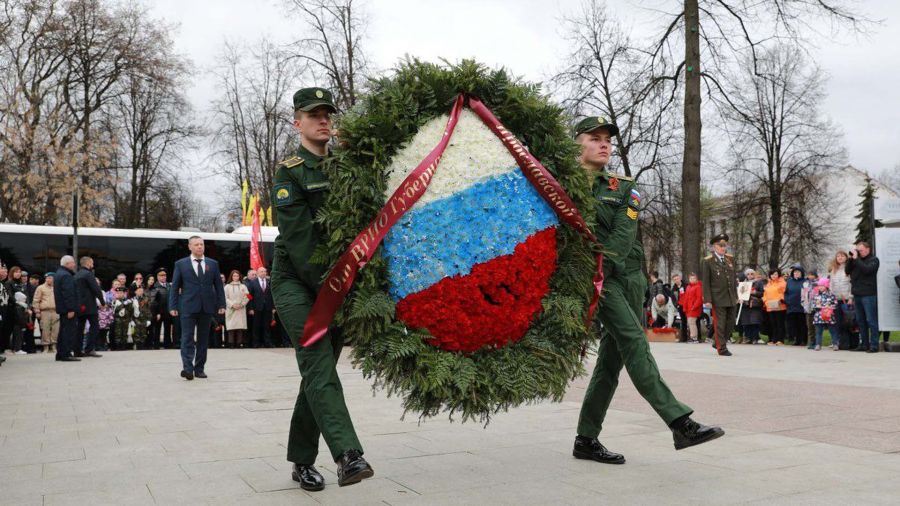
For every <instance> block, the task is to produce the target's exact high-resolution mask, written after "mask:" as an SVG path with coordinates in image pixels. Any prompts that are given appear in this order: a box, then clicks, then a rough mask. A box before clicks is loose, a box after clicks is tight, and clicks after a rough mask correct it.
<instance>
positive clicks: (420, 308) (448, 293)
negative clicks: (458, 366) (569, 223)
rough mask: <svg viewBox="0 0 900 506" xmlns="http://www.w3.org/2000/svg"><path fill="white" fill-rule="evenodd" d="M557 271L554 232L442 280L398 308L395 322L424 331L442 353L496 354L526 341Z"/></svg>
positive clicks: (546, 231) (543, 234) (406, 299)
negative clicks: (489, 349) (494, 351)
mask: <svg viewBox="0 0 900 506" xmlns="http://www.w3.org/2000/svg"><path fill="white" fill-rule="evenodd" d="M555 270H556V228H555V227H551V228H548V229H546V230H543V231H541V232H538V233H536V234H534V235H532V236H531V237H529V238H528V239H526V240H525V242H523V243H521V244H519V245H517V246H516V249H515V251H514V252H513V254H512V255H503V256H499V257H497V258H494V259H492V260H490V261H488V262H485V263H482V264H478V265H476V266H475V267H474V268H472V272H471V273H469V274H468V275H465V276H454V277H451V278H444V279H442V280H440V281H439V282H437V283H436V284H434V285H432V286H430V287H428V288H426V289H425V290H422V291H421V292H417V293H414V294H411V295H409V296H407V297H406V298H404V299H402V300H401V301H400V302H398V303H397V318H398V319H399V320H400V321H402V322H404V323H405V324H406V325H408V326H409V327H411V328H425V329H428V331H429V332H430V333H431V335H432V336H434V339H430V340H429V343H430V344H432V345H434V346H437V347H438V348H441V349H443V350H447V351H462V352H473V351H476V350H479V349H481V348H483V347H493V348H501V347H503V346H506V345H507V344H510V343H514V342H516V341H518V340H519V339H521V338H522V336H523V335H525V331H526V330H528V327H529V326H531V320H532V319H533V318H534V317H535V316H536V315H537V314H539V313H540V311H541V309H542V307H541V299H543V298H544V295H546V294H547V292H548V291H550V276H551V275H552V274H553V271H555Z"/></svg>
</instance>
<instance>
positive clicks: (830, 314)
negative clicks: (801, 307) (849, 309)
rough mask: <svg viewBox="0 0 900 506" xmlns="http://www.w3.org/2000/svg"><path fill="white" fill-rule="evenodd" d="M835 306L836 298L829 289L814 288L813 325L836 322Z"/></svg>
mask: <svg viewBox="0 0 900 506" xmlns="http://www.w3.org/2000/svg"><path fill="white" fill-rule="evenodd" d="M835 308H837V299H836V298H835V297H834V294H833V293H831V290H827V289H826V290H822V291H818V290H816V296H815V297H813V304H812V309H813V325H832V324H835V323H837V315H836V314H835V313H834V311H835Z"/></svg>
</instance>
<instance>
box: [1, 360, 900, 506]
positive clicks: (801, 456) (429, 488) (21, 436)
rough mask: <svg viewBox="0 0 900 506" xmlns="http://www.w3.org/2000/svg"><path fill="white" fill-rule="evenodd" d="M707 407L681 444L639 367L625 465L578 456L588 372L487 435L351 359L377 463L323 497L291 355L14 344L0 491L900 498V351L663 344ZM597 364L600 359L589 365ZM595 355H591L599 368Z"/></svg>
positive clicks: (349, 372)
mask: <svg viewBox="0 0 900 506" xmlns="http://www.w3.org/2000/svg"><path fill="white" fill-rule="evenodd" d="M653 350H654V354H655V356H656V358H657V361H658V362H659V364H660V367H661V368H662V369H663V376H664V377H665V378H666V380H667V381H668V382H669V384H670V385H671V386H672V388H673V390H674V391H675V392H676V394H677V395H678V396H679V398H680V399H681V400H682V401H684V402H686V403H688V404H689V405H691V406H692V407H694V409H695V410H696V412H697V416H696V418H697V419H698V420H700V421H703V422H706V423H719V424H722V425H723V427H724V428H725V429H726V431H727V435H726V436H725V437H724V438H722V439H719V440H717V441H715V442H712V443H710V444H707V445H702V446H699V447H696V448H692V449H688V450H684V451H679V452H676V451H674V449H673V448H672V439H671V435H670V433H669V431H668V430H667V429H666V427H665V426H664V425H663V423H662V422H661V421H660V420H659V419H658V418H657V417H656V415H655V414H654V413H653V412H652V410H650V409H649V407H648V406H647V404H646V403H644V401H643V400H642V399H641V398H640V397H639V396H638V395H637V393H636V392H635V390H634V388H633V387H632V385H631V383H630V381H628V379H627V376H626V375H625V374H624V373H623V377H622V384H621V385H620V391H619V393H618V395H617V396H616V398H615V400H614V402H613V405H612V409H611V411H610V414H609V417H608V421H607V424H606V427H607V428H606V429H605V430H604V433H603V434H602V441H603V442H604V443H605V444H606V445H607V446H609V447H610V448H611V449H613V450H615V451H619V452H622V453H624V454H625V455H626V456H627V458H628V463H627V464H626V465H624V466H604V465H600V464H595V463H592V462H584V461H579V460H575V459H573V458H572V457H571V454H570V451H571V444H572V440H573V437H574V430H575V425H576V422H577V418H578V409H579V403H580V400H581V397H582V396H583V393H584V387H585V384H586V378H581V379H579V380H578V381H576V382H574V383H573V385H572V387H571V388H570V390H569V393H568V395H567V398H566V399H565V401H564V402H562V403H559V404H552V403H543V404H540V405H535V406H527V407H522V408H519V409H516V410H513V411H511V412H509V413H504V414H501V415H498V416H497V417H496V418H495V419H494V420H493V421H492V422H491V423H490V424H489V425H488V426H487V427H486V428H483V427H482V426H480V425H477V424H471V423H467V424H460V423H451V422H449V421H448V420H447V419H446V418H439V419H432V420H428V421H425V422H423V423H421V424H420V423H418V420H416V419H415V418H411V417H407V419H406V420H400V415H401V408H400V403H399V401H398V400H397V399H388V398H386V397H385V396H384V395H383V394H382V393H376V394H375V395H373V393H372V391H371V388H370V385H369V383H368V382H367V381H365V380H364V379H363V378H362V376H361V374H360V373H359V372H358V371H355V370H353V369H352V368H351V367H350V366H349V364H348V363H347V361H346V359H344V360H342V362H341V364H340V372H341V378H342V381H343V382H344V388H345V392H346V395H347V398H348V402H349V405H350V409H351V412H352V414H353V416H354V420H355V423H356V425H357V429H358V431H359V433H360V438H361V440H362V441H363V444H364V445H365V446H366V456H367V457H368V459H369V461H370V462H371V463H372V465H373V467H374V468H375V473H376V476H375V478H373V479H371V480H367V481H365V482H363V483H362V484H359V485H355V486H352V487H345V488H339V487H337V486H336V476H335V474H334V470H335V466H334V464H333V463H332V462H329V460H330V459H329V458H328V455H327V450H325V446H324V443H323V445H322V449H323V453H322V454H321V455H320V459H319V463H318V466H319V468H320V470H322V471H323V474H325V476H326V481H327V482H328V485H329V486H328V487H327V488H326V489H325V491H323V492H319V493H306V492H303V491H302V490H300V489H299V488H298V487H297V486H296V484H295V483H294V482H292V481H291V479H290V464H289V463H287V462H286V461H285V459H284V456H285V447H284V446H285V442H286V440H287V432H286V431H287V427H288V421H289V419H290V416H291V409H292V407H293V403H294V398H295V394H296V390H297V387H298V384H299V376H298V374H297V372H296V367H295V365H294V362H293V357H292V355H291V353H290V351H287V350H213V351H211V352H210V361H209V364H208V366H207V373H208V374H209V375H210V377H209V379H208V380H194V381H193V382H186V381H184V380H182V379H181V378H179V377H178V372H179V358H178V352H177V351H174V350H164V351H141V352H114V353H106V354H105V355H106V356H104V357H103V358H101V359H95V360H85V361H83V362H81V363H71V364H61V363H56V362H54V361H53V360H52V358H53V357H52V356H49V357H48V356H8V358H9V360H8V361H7V362H6V363H5V364H4V365H3V366H2V367H0V504H3V505H20V504H21V505H46V506H49V505H61V504H78V505H84V504H91V505H100V504H104V505H105V504H110V505H113V504H114V505H130V504H141V505H143V504H148V505H149V504H167V505H168V504H172V505H176V504H191V505H195V504H215V505H228V504H240V505H247V504H249V505H253V504H266V505H268V504H274V505H278V504H290V505H298V504H319V503H321V504H347V505H361V504H381V505H385V504H389V505H401V504H427V505H439V504H477V505H487V504H491V505H492V504H529V505H531V504H534V505H539V504H554V505H556V504H648V505H649V504H653V505H658V504H666V505H670V504H754V503H755V504H767V505H768V504H810V505H821V504H841V505H847V504H853V505H857V504H897V493H896V486H894V483H895V482H896V477H897V475H898V473H900V356H896V355H895V354H891V353H879V354H877V355H868V354H864V353H851V352H832V351H820V352H813V351H807V350H806V349H797V348H791V347H779V348H778V349H774V348H773V347H760V346H757V347H753V346H734V347H733V350H734V352H735V356H734V357H731V358H727V359H726V358H718V357H717V356H716V355H715V354H714V353H713V351H712V350H711V349H710V348H709V346H708V345H687V344H663V343H660V344H654V345H653ZM590 360H591V361H592V359H590ZM592 365H593V364H592V363H591V364H589V367H591V366H592Z"/></svg>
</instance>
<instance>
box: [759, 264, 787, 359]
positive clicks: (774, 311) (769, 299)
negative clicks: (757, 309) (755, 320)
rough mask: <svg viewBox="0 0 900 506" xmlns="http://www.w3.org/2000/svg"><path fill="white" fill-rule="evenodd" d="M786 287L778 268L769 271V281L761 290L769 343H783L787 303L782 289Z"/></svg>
mask: <svg viewBox="0 0 900 506" xmlns="http://www.w3.org/2000/svg"><path fill="white" fill-rule="evenodd" d="M786 288H787V283H785V281H784V278H783V277H781V272H779V271H778V269H772V270H770V271H769V282H768V284H766V288H765V290H764V291H763V297H762V300H763V307H764V308H765V310H766V316H767V317H768V318H769V344H773V345H776V346H781V345H783V344H784V314H785V312H786V311H787V304H785V303H784V291H785V289H786Z"/></svg>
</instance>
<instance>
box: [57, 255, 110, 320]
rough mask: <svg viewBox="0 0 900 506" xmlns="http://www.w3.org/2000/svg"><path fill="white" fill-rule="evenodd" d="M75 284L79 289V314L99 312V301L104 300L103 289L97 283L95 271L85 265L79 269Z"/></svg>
mask: <svg viewBox="0 0 900 506" xmlns="http://www.w3.org/2000/svg"><path fill="white" fill-rule="evenodd" d="M54 286H55V285H54ZM75 286H76V288H77V289H78V312H79V314H85V315H91V314H97V301H98V300H100V301H103V291H102V290H100V285H98V284H97V276H95V275H94V271H92V270H90V269H87V268H85V267H82V268H81V269H78V273H77V274H75Z"/></svg>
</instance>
